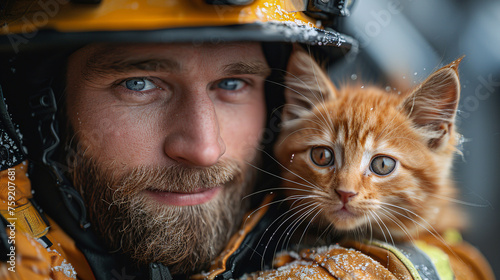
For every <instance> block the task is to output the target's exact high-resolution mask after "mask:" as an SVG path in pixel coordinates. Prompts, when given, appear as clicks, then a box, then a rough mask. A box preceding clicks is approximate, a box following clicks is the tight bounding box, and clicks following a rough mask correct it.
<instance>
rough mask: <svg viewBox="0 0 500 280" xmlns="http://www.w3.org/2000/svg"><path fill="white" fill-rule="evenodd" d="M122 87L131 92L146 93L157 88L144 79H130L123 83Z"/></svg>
mask: <svg viewBox="0 0 500 280" xmlns="http://www.w3.org/2000/svg"><path fill="white" fill-rule="evenodd" d="M121 85H122V86H124V87H126V88H127V89H129V90H133V91H146V90H150V89H154V88H157V86H156V85H155V84H154V83H153V82H151V81H150V80H148V79H146V78H131V79H127V80H125V81H123V82H122V83H121Z"/></svg>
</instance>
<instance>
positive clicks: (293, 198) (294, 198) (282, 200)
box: [247, 195, 320, 218]
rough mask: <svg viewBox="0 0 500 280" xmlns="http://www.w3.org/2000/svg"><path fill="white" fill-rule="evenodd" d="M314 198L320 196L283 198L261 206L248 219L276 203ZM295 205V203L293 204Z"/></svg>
mask: <svg viewBox="0 0 500 280" xmlns="http://www.w3.org/2000/svg"><path fill="white" fill-rule="evenodd" d="M315 197H318V198H319V197H320V196H311V195H292V196H288V197H285V198H283V199H279V200H274V201H272V202H269V203H266V204H264V205H261V206H260V207H258V208H257V209H255V210H254V211H252V212H251V213H250V214H248V216H247V217H248V218H249V217H250V216H252V215H253V214H255V212H257V211H259V210H260V209H262V208H264V207H268V206H270V205H273V204H276V203H283V202H285V201H288V200H298V199H302V200H303V199H305V198H315ZM294 203H295V202H294ZM294 203H292V205H293V204H294Z"/></svg>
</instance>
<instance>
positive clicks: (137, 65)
mask: <svg viewBox="0 0 500 280" xmlns="http://www.w3.org/2000/svg"><path fill="white" fill-rule="evenodd" d="M116 53H117V49H116V48H105V49H101V50H98V51H97V52H95V53H94V54H92V55H91V56H90V57H89V59H88V60H87V62H86V65H85V69H84V71H83V73H82V74H83V75H84V76H92V75H106V74H116V73H127V72H130V71H167V72H173V71H179V70H180V68H181V66H180V64H179V62H177V61H175V60H172V59H168V58H154V57H133V56H125V55H123V54H121V55H120V54H116Z"/></svg>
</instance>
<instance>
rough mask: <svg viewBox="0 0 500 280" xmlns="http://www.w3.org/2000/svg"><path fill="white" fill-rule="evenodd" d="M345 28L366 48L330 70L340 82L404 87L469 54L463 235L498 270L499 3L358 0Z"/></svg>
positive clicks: (461, 125) (464, 66)
mask: <svg viewBox="0 0 500 280" xmlns="http://www.w3.org/2000/svg"><path fill="white" fill-rule="evenodd" d="M341 30H342V31H343V32H345V33H347V34H350V35H352V36H354V37H356V38H357V39H358V40H359V50H360V52H359V54H358V55H357V56H356V57H347V59H346V60H345V61H343V62H341V63H339V64H335V65H334V66H333V67H332V68H331V69H330V75H331V77H332V78H333V80H334V81H341V82H342V81H346V80H347V81H349V80H356V81H357V82H359V81H360V80H363V81H368V82H369V81H371V82H376V83H377V84H380V85H381V86H384V87H387V86H389V87H390V89H391V90H395V91H400V90H401V91H404V90H405V89H407V88H408V87H411V86H415V85H417V84H418V83H420V82H422V81H423V80H424V79H425V78H426V77H427V76H428V75H429V74H431V73H432V72H433V71H434V70H436V69H437V68H439V67H441V66H443V65H446V64H448V63H450V62H452V61H453V60H455V59H457V58H459V57H461V56H462V55H465V58H464V60H463V61H462V63H461V64H460V67H459V73H460V80H461V86H462V92H461V100H460V105H459V113H458V116H457V125H458V129H459V132H460V133H462V134H463V136H464V137H465V139H466V142H465V143H463V147H462V151H463V156H457V157H456V160H455V170H454V174H455V180H456V182H457V185H458V187H459V188H460V190H461V195H460V200H462V201H464V202H465V203H466V204H470V205H464V206H463V209H464V210H465V211H466V212H467V213H468V215H469V216H470V219H469V220H470V227H469V229H468V230H467V231H465V232H464V233H463V237H464V239H466V240H467V241H468V242H469V243H471V244H473V245H475V246H476V247H477V248H479V250H480V251H481V252H482V253H483V254H484V255H485V256H486V258H487V259H488V260H489V262H490V264H491V266H492V268H493V270H494V272H495V275H496V276H498V275H500V253H499V252H500V239H497V236H499V233H500V217H499V214H500V168H499V167H500V1H498V0H488V1H487V0H483V1H477V0H475V1H473V0H463V1H457V0H357V1H356V3H355V5H354V7H353V9H352V10H351V16H350V17H349V18H348V19H347V20H346V21H345V22H344V23H343V26H342V28H341Z"/></svg>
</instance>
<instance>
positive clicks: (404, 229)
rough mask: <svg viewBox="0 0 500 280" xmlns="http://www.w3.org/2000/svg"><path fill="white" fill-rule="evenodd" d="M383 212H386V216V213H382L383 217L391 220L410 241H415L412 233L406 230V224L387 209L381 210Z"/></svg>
mask: <svg viewBox="0 0 500 280" xmlns="http://www.w3.org/2000/svg"><path fill="white" fill-rule="evenodd" d="M381 210H382V211H384V212H386V214H384V213H380V214H382V215H384V216H385V217H387V218H388V219H389V220H391V221H392V222H393V223H394V224H396V225H397V226H398V227H399V228H400V229H401V231H402V232H403V233H404V234H405V235H406V236H408V239H409V240H411V241H413V240H414V239H413V237H412V236H411V234H410V232H409V231H408V229H407V228H406V226H405V225H404V223H403V222H402V221H401V220H399V219H398V218H397V217H396V216H395V215H394V214H393V213H391V212H390V211H389V210H388V209H386V208H385V207H382V208H381Z"/></svg>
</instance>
